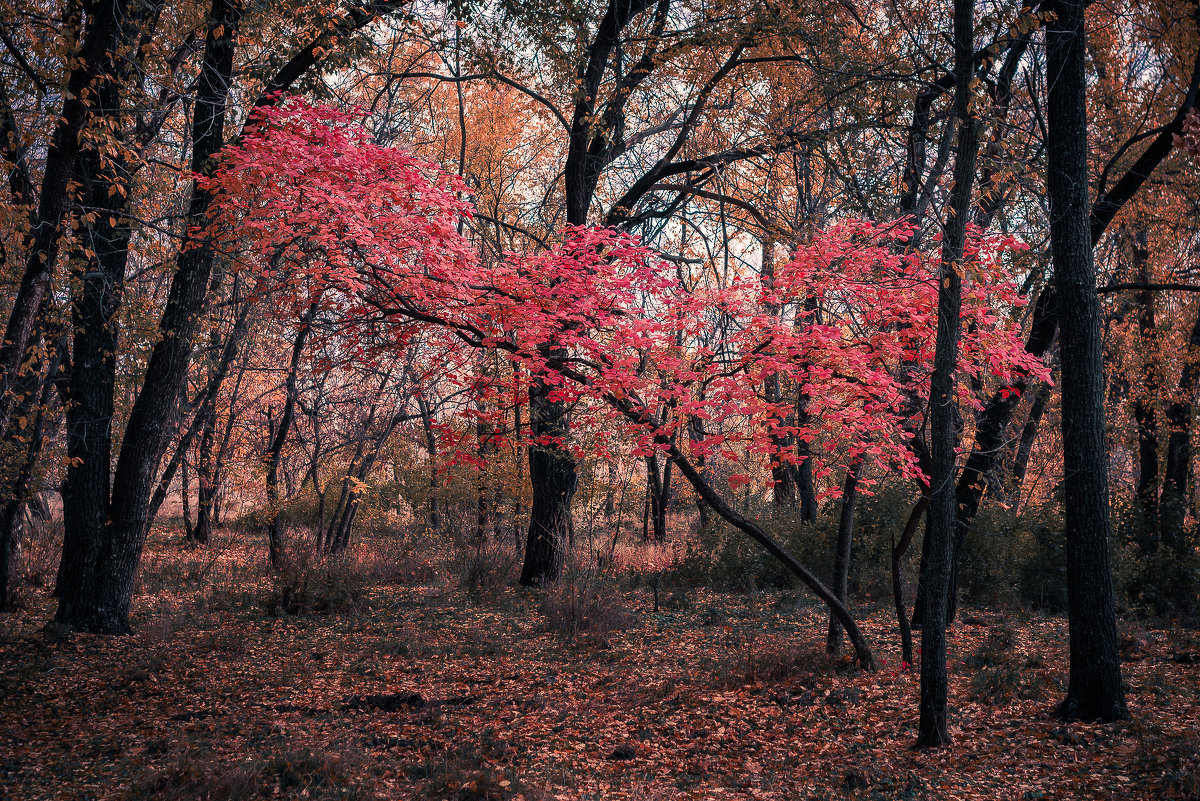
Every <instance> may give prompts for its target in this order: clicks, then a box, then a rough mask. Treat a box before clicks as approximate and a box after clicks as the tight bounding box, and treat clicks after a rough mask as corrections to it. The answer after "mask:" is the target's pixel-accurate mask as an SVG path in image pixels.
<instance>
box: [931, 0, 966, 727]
mask: <svg viewBox="0 0 1200 801" xmlns="http://www.w3.org/2000/svg"><path fill="white" fill-rule="evenodd" d="M974 12H975V9H974V0H955V2H954V124H955V125H956V126H957V128H958V143H957V148H956V150H957V152H956V156H955V161H954V184H953V189H951V192H950V201H949V207H948V208H947V210H946V222H945V228H944V233H943V239H942V269H941V282H940V284H939V288H938V327H937V341H936V347H935V351H934V359H933V376H932V378H931V379H930V385H929V408H930V425H929V431H930V452H931V457H932V459H931V461H932V472H931V474H930V501H929V511H928V514H927V516H926V521H927V526H926V533H925V536H926V538H927V539H928V541H929V559H928V563H927V568H928V570H927V574H926V581H925V592H926V596H925V598H926V608H925V620H924V625H923V626H922V627H921V700H920V721H919V724H918V729H917V742H916V745H917V747H918V748H933V747H937V746H941V745H946V744H948V743H949V742H950V729H949V725H948V712H947V684H948V676H947V671H946V621H947V615H946V611H947V610H946V598H947V595H948V590H949V584H950V570H951V560H952V557H953V540H954V519H955V493H954V462H955V454H956V449H957V446H958V417H959V415H958V400H957V393H956V391H955V368H956V366H957V364H958V345H959V338H960V335H961V328H962V323H961V320H960V310H961V307H962V279H961V272H962V269H963V264H962V260H963V246H964V244H965V241H966V228H967V220H968V219H969V217H970V208H971V196H972V188H973V185H974V181H975V162H976V160H977V159H978V154H979V122H978V120H976V119H975V118H973V117H972V116H971V112H970V103H971V77H972V72H973V70H972V55H973V32H974Z"/></svg>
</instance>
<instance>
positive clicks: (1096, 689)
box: [1046, 0, 1129, 720]
mask: <svg viewBox="0 0 1200 801" xmlns="http://www.w3.org/2000/svg"><path fill="white" fill-rule="evenodd" d="M1049 8H1050V10H1052V11H1054V12H1055V13H1056V15H1057V18H1056V20H1055V21H1054V22H1052V23H1050V25H1049V26H1048V27H1047V30H1046V83H1047V87H1048V89H1047V93H1048V97H1047V123H1048V126H1049V141H1048V143H1047V146H1048V150H1047V164H1048V165H1049V166H1048V168H1047V175H1046V188H1047V194H1048V195H1049V200H1050V239H1051V247H1052V252H1053V256H1054V287H1055V291H1056V292H1057V294H1058V304H1059V324H1060V327H1061V348H1062V409H1063V413H1062V427H1063V473H1064V478H1063V490H1064V495H1065V507H1066V538H1067V597H1068V601H1067V606H1068V613H1069V616H1070V624H1069V628H1070V640H1071V677H1070V684H1069V686H1068V689H1067V697H1066V698H1065V699H1064V700H1063V702H1062V704H1061V705H1060V706H1059V708H1058V714H1059V715H1060V716H1061V717H1063V718H1068V719H1085V720H1116V719H1119V718H1125V717H1128V715H1129V713H1128V711H1127V710H1126V707H1125V695H1124V691H1123V689H1122V687H1121V669H1120V662H1119V660H1118V653H1117V619H1116V604H1115V599H1114V596H1113V585H1112V572H1111V569H1110V566H1109V543H1108V534H1109V520H1108V455H1107V450H1106V447H1105V441H1104V362H1103V354H1102V348H1101V344H1102V343H1101V336H1100V299H1099V296H1098V295H1097V294H1096V269H1095V264H1094V262H1093V257H1092V237H1091V234H1090V231H1089V226H1088V214H1087V210H1088V161H1087V103H1086V88H1087V86H1086V76H1085V70H1084V58H1085V40H1084V28H1083V20H1084V14H1083V9H1084V4H1083V2H1080V1H1078V0H1076V1H1075V2H1069V1H1068V0H1058V1H1057V2H1053V3H1051V4H1050V6H1049Z"/></svg>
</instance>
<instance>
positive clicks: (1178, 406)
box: [1159, 314, 1200, 553]
mask: <svg viewBox="0 0 1200 801" xmlns="http://www.w3.org/2000/svg"><path fill="white" fill-rule="evenodd" d="M1198 384H1200V314H1198V315H1197V316H1196V322H1195V324H1194V325H1193V326H1192V332H1191V335H1190V336H1189V337H1188V353H1187V360H1186V361H1185V363H1184V365H1183V372H1182V373H1181V374H1180V376H1179V389H1178V391H1177V392H1176V393H1175V397H1176V399H1175V400H1173V401H1172V402H1171V403H1170V404H1168V406H1167V428H1168V433H1167V458H1166V464H1165V465H1164V466H1163V467H1164V469H1163V482H1162V498H1161V500H1160V504H1159V508H1160V510H1161V515H1162V517H1161V524H1162V535H1161V536H1162V541H1163V544H1164V545H1167V546H1168V547H1169V548H1172V549H1174V550H1175V552H1176V553H1181V552H1182V551H1183V550H1184V548H1185V546H1186V539H1185V538H1184V537H1183V536H1182V535H1183V519H1184V515H1185V513H1186V512H1187V492H1188V488H1189V487H1190V486H1191V482H1190V478H1191V468H1192V401H1193V399H1194V398H1195V397H1196V387H1197V385H1198Z"/></svg>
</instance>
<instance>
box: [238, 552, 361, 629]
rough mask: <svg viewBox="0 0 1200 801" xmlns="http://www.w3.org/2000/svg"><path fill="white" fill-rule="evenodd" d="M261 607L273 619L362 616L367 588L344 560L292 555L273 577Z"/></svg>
mask: <svg viewBox="0 0 1200 801" xmlns="http://www.w3.org/2000/svg"><path fill="white" fill-rule="evenodd" d="M262 605H263V611H265V612H266V613H267V614H268V615H270V616H272V617H288V616H295V615H313V614H330V613H358V612H363V611H365V610H366V609H367V594H366V584H365V582H364V581H363V575H362V573H361V572H359V571H358V570H355V569H354V567H353V565H349V564H347V563H346V562H345V561H344V560H341V559H338V558H329V559H323V560H322V559H317V558H314V557H308V556H303V555H297V554H291V555H289V556H288V557H287V558H286V559H285V560H284V563H283V565H282V566H281V567H280V569H279V572H278V573H277V574H276V575H275V576H274V577H273V579H272V582H271V588H270V590H269V591H268V592H267V594H266V596H265V597H264V598H263V603H262Z"/></svg>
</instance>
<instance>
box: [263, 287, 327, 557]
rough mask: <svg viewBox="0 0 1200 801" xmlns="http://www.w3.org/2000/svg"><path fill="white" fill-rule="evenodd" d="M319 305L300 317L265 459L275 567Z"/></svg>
mask: <svg viewBox="0 0 1200 801" xmlns="http://www.w3.org/2000/svg"><path fill="white" fill-rule="evenodd" d="M317 309H318V304H317V303H316V302H314V303H313V304H312V305H310V306H309V307H308V309H307V311H305V313H304V316H303V317H301V319H300V330H299V331H297V332H296V341H295V342H293V343H292V356H291V360H290V361H289V362H288V372H287V380H286V397H285V398H284V401H283V411H282V412H280V414H279V421H278V422H277V423H275V425H274V426H273V430H272V431H271V445H270V447H269V448H268V449H267V452H266V454H265V456H264V459H263V461H265V462H266V465H267V503H268V504H269V505H270V508H271V521H270V523H269V524H268V526H267V546H268V548H269V555H270V558H271V566H272V567H276V568H277V567H279V566H280V564H281V561H282V559H283V529H282V525H281V521H280V518H279V513H280V506H281V504H282V499H281V498H280V497H279V465H280V463H281V461H282V460H283V446H284V444H286V443H287V438H288V434H289V433H290V432H291V429H292V421H293V420H295V419H296V402H297V400H298V398H299V394H300V392H299V388H298V386H297V381H298V379H299V375H300V358H301V356H302V355H303V353H304V343H305V342H306V341H307V340H308V335H309V332H311V331H312V323H313V320H314V319H315V318H316V316H317Z"/></svg>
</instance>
